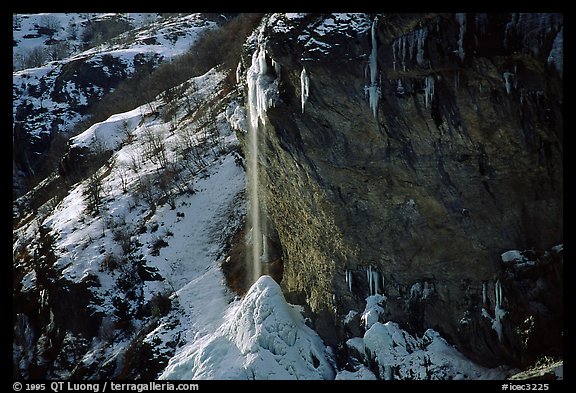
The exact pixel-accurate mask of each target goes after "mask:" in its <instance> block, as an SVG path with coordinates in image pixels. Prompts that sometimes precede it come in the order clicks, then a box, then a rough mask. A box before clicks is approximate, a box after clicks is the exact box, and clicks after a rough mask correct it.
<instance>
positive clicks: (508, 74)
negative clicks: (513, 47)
mask: <svg viewBox="0 0 576 393" xmlns="http://www.w3.org/2000/svg"><path fill="white" fill-rule="evenodd" d="M502 76H503V77H504V83H505V84H506V93H507V94H510V89H511V84H510V82H511V81H510V78H511V77H514V74H513V73H511V72H508V71H507V72H505V73H503V74H502Z"/></svg>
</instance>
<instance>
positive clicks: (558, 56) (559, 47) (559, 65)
mask: <svg viewBox="0 0 576 393" xmlns="http://www.w3.org/2000/svg"><path fill="white" fill-rule="evenodd" d="M563 45H564V27H562V28H561V29H560V31H559V32H558V34H556V37H555V38H554V42H553V43H552V49H551V50H550V54H549V55H548V64H552V65H554V67H555V68H556V70H557V71H558V72H559V73H560V76H562V71H563V66H564V57H563Z"/></svg>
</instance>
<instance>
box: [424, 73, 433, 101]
mask: <svg viewBox="0 0 576 393" xmlns="http://www.w3.org/2000/svg"><path fill="white" fill-rule="evenodd" d="M425 83H426V85H425V87H424V97H425V100H426V108H428V104H429V103H431V102H432V99H433V98H434V77H433V76H432V75H428V76H427V77H426V82H425Z"/></svg>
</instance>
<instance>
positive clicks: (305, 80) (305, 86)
mask: <svg viewBox="0 0 576 393" xmlns="http://www.w3.org/2000/svg"><path fill="white" fill-rule="evenodd" d="M309 89H310V79H309V77H308V73H307V72H306V68H302V72H301V73H300V90H301V101H302V113H304V105H305V104H306V101H308V94H309V92H310V90H309Z"/></svg>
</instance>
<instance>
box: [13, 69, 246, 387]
mask: <svg viewBox="0 0 576 393" xmlns="http://www.w3.org/2000/svg"><path fill="white" fill-rule="evenodd" d="M224 78H225V73H223V72H220V71H218V70H216V69H213V70H211V71H210V72H208V73H207V74H205V75H203V76H200V77H197V78H193V79H191V80H190V81H188V82H187V83H186V84H185V85H184V87H183V88H184V90H183V91H184V93H183V95H182V96H181V97H180V98H179V99H180V100H182V101H181V102H180V104H178V105H177V110H176V112H175V114H174V117H172V118H171V120H170V121H169V122H165V121H163V120H162V116H159V115H160V114H161V113H162V112H163V111H165V110H167V106H168V105H166V103H165V102H164V100H163V99H162V98H161V97H159V99H158V100H157V101H155V102H152V103H151V104H149V105H145V106H142V107H139V108H136V109H134V110H132V111H129V112H126V113H122V114H116V115H114V116H112V117H111V118H110V119H108V120H106V121H104V122H101V123H98V124H95V125H94V126H93V127H90V128H89V129H88V130H86V131H85V132H84V133H82V134H80V135H78V137H76V138H74V139H73V140H72V141H71V146H74V145H81V146H84V147H87V148H88V149H91V150H98V149H101V148H102V144H104V145H105V146H106V148H107V149H111V150H113V151H114V154H113V155H112V157H111V158H110V159H109V160H108V162H107V164H106V165H104V166H103V167H102V168H100V170H98V171H97V172H96V173H95V174H94V175H93V176H91V177H90V178H88V179H86V180H84V181H82V182H79V183H78V184H76V185H75V186H74V187H72V189H71V190H70V192H69V193H68V195H67V196H65V197H64V198H63V199H62V200H61V201H60V202H57V201H56V202H50V203H48V204H47V206H45V207H42V208H41V209H40V214H38V215H36V216H33V217H32V220H31V221H29V222H28V223H27V224H24V225H22V226H21V227H20V228H19V229H18V230H16V231H15V232H14V235H15V236H14V239H15V242H14V250H15V253H18V252H20V253H25V254H26V255H33V254H34V253H38V251H37V250H38V247H40V245H39V243H41V241H40V240H39V237H38V236H39V234H38V231H37V228H38V227H42V228H45V231H46V232H43V233H48V235H47V237H48V236H49V237H50V238H52V239H53V240H52V241H51V245H50V249H51V250H52V251H51V253H52V254H53V255H54V256H53V260H54V262H53V264H52V265H51V266H49V268H48V269H49V271H46V270H42V269H41V268H40V267H39V265H38V261H37V259H36V258H35V257H32V258H30V259H26V258H21V259H17V260H16V266H15V274H16V277H22V278H21V281H22V284H21V285H20V286H19V287H17V288H15V290H16V293H17V296H18V297H19V298H23V299H26V300H23V301H24V302H35V300H34V298H35V296H36V295H37V294H38V295H40V297H41V298H42V304H44V306H45V307H47V308H49V309H50V311H49V312H48V318H50V320H53V319H54V318H56V320H58V319H60V318H64V317H65V316H63V315H60V314H61V313H65V312H67V311H66V310H61V309H59V308H58V306H57V305H54V304H52V302H54V301H55V300H54V298H55V297H57V296H58V291H57V289H56V288H53V287H52V285H48V284H42V283H43V282H45V280H46V277H47V275H49V276H51V277H52V278H51V280H54V282H55V284H56V286H60V287H62V286H67V287H69V288H73V287H76V286H82V285H84V283H86V282H88V281H89V282H90V283H91V286H90V288H89V289H88V292H87V293H86V295H85V296H86V299H88V300H87V304H86V305H85V306H86V307H87V308H88V310H87V311H88V313H89V314H90V315H92V316H93V317H94V320H93V321H91V323H97V324H99V325H100V328H98V329H96V330H97V335H96V337H95V340H93V341H92V342H91V343H90V344H86V343H84V342H82V345H80V344H79V342H78V336H77V334H74V333H73V332H68V333H67V334H66V335H65V337H59V338H60V339H62V345H61V346H59V347H58V348H52V349H51V350H52V351H54V350H55V351H56V352H58V351H61V352H60V354H59V355H58V356H63V357H64V356H65V357H66V362H64V361H59V362H55V363H59V364H52V365H50V371H49V373H48V375H52V376H58V377H68V376H70V375H74V374H71V372H74V370H73V369H72V368H68V366H67V365H66V364H67V362H68V361H69V362H70V363H77V364H78V365H79V366H78V367H76V369H82V370H83V372H85V373H88V375H89V376H91V377H95V378H99V377H103V376H106V375H107V376H118V375H121V374H122V373H127V372H128V371H127V370H130V372H134V373H140V374H137V375H136V374H131V375H132V376H134V377H137V376H143V375H147V376H150V377H154V376H155V374H144V371H143V370H136V371H134V370H133V368H135V367H134V366H130V364H128V365H126V363H125V361H124V360H122V359H123V356H124V355H123V354H124V352H125V351H128V350H130V351H134V350H135V349H134V348H135V347H136V346H140V347H141V346H143V345H144V346H146V345H149V346H150V347H151V348H152V347H153V349H152V350H151V351H152V352H153V353H152V354H149V355H148V356H149V358H152V359H156V360H155V362H156V363H157V365H161V364H162V362H163V361H164V360H163V359H164V358H165V357H167V356H169V355H170V353H172V352H173V351H174V348H175V346H176V345H177V344H178V343H180V342H182V343H185V342H188V341H189V340H192V339H194V337H195V336H196V334H201V333H202V334H205V333H206V331H207V330H209V329H210V326H211V324H214V325H215V326H217V325H218V324H219V323H220V322H221V315H219V313H218V312H217V311H218V310H224V309H225V308H226V306H227V304H228V302H229V301H230V299H231V297H232V296H233V294H231V293H229V292H228V290H227V288H226V287H225V284H224V278H223V275H222V272H221V270H220V268H219V264H220V262H222V259H223V258H224V257H225V252H224V249H225V247H226V246H227V242H228V241H229V238H230V237H231V236H232V235H233V234H234V233H235V232H236V231H237V230H238V227H239V226H240V224H241V220H242V217H243V215H244V209H245V208H244V197H243V195H244V193H243V192H244V187H245V185H244V183H245V180H244V172H243V169H242V167H241V166H239V165H238V162H239V157H238V156H237V153H236V152H235V151H236V147H237V144H238V141H237V139H236V135H235V133H234V132H233V131H232V128H231V124H230V121H229V120H228V119H229V118H230V117H231V116H232V115H233V114H234V112H235V108H236V107H237V105H238V103H237V99H236V98H235V96H236V93H235V92H230V91H229V90H228V89H227V88H226V86H225V85H224ZM184 102H188V103H189V105H188V104H186V105H185V104H184ZM193 103H195V104H193ZM56 203H57V204H56ZM43 231H44V230H43ZM24 250H25V251H24ZM35 250H36V251H35ZM161 301H163V302H164V303H162V302H161ZM166 304H167V306H166ZM71 307H74V306H71ZM19 311H20V313H19V314H17V318H18V319H19V320H20V321H21V325H22V327H23V329H24V332H27V333H24V335H25V336H26V337H28V341H27V342H28V344H24V343H23V344H22V345H16V344H15V347H14V354H15V359H16V360H18V362H19V367H20V373H22V375H23V376H29V374H28V373H29V370H30V369H31V365H33V364H34V363H38V362H49V361H48V360H47V359H46V357H42V358H40V356H35V357H34V358H33V359H29V358H27V357H25V356H24V355H25V353H26V350H25V345H33V346H35V348H36V352H37V353H40V354H41V353H43V351H44V350H45V349H47V348H45V347H46V345H48V344H47V342H48V341H49V339H48V338H47V337H50V338H54V337H52V336H51V335H52V334H56V333H54V332H51V331H45V330H44V329H43V328H38V325H39V324H38V323H37V322H35V321H34V318H36V317H35V316H27V315H26V313H25V312H24V310H23V309H22V308H21V309H20V310H19ZM68 312H70V313H72V314H73V315H76V314H77V313H81V312H85V311H80V310H68ZM38 318H41V317H38ZM32 325H34V326H35V327H32ZM40 325H41V324H40ZM17 334H20V333H19V332H18V331H17ZM84 334H86V333H84ZM42 337H44V339H43V338H42ZM31 342H32V343H33V344H30V343H31ZM65 351H67V352H68V353H67V354H64V352H65ZM26 356H27V355H26ZM63 363H64V364H63ZM101 364H107V365H114V367H112V366H110V367H112V368H111V369H106V368H105V367H104V368H102V369H98V367H99V365H101ZM150 373H151V371H150Z"/></svg>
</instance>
